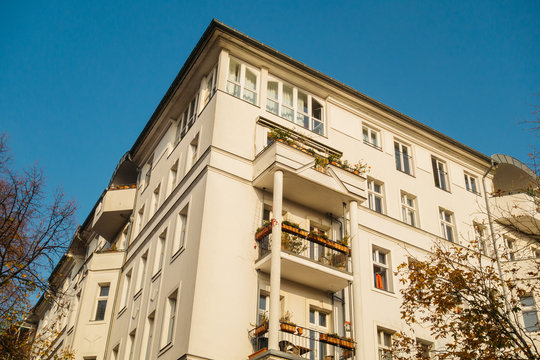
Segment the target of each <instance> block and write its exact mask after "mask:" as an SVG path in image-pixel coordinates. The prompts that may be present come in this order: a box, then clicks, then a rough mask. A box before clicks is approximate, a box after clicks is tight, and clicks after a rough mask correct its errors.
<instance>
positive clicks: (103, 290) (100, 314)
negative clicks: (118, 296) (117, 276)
mask: <svg viewBox="0 0 540 360" xmlns="http://www.w3.org/2000/svg"><path fill="white" fill-rule="evenodd" d="M108 297H109V284H103V285H99V293H98V298H97V306H96V316H95V317H94V320H96V321H100V320H104V319H105V310H107V299H108Z"/></svg>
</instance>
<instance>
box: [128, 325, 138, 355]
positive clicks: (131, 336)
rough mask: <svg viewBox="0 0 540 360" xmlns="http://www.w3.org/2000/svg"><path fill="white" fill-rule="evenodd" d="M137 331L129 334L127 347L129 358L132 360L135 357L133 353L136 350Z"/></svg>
mask: <svg viewBox="0 0 540 360" xmlns="http://www.w3.org/2000/svg"><path fill="white" fill-rule="evenodd" d="M135 333H136V331H135V330H133V331H132V332H131V333H130V334H129V339H128V343H127V349H126V354H128V360H132V359H133V358H134V357H133V353H134V352H135Z"/></svg>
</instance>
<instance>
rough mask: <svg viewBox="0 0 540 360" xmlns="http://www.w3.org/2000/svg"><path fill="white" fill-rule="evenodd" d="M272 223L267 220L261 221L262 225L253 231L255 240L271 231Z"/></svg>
mask: <svg viewBox="0 0 540 360" xmlns="http://www.w3.org/2000/svg"><path fill="white" fill-rule="evenodd" d="M271 225H272V223H271V222H270V221H268V220H265V221H264V222H263V225H262V226H260V227H258V228H257V230H256V231H255V240H260V239H262V238H263V237H265V236H266V235H268V234H270V232H271V231H272V226H271Z"/></svg>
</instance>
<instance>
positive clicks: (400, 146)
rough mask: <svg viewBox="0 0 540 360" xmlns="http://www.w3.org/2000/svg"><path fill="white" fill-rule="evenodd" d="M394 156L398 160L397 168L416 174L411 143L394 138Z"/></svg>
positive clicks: (408, 173) (409, 173)
mask: <svg viewBox="0 0 540 360" xmlns="http://www.w3.org/2000/svg"><path fill="white" fill-rule="evenodd" d="M394 158H395V160H396V170H398V171H401V172H402V173H405V174H407V175H411V176H412V175H413V174H414V171H413V164H414V162H413V157H412V149H411V146H410V145H408V144H405V143H403V142H402V141H400V140H396V139H394Z"/></svg>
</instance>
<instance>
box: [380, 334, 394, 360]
mask: <svg viewBox="0 0 540 360" xmlns="http://www.w3.org/2000/svg"><path fill="white" fill-rule="evenodd" d="M393 334H394V333H393V332H391V331H388V330H386V329H382V328H380V327H377V359H378V360H391V359H392V353H391V351H392V342H393ZM387 339H389V340H390V341H389V342H390V344H388V343H387Z"/></svg>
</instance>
